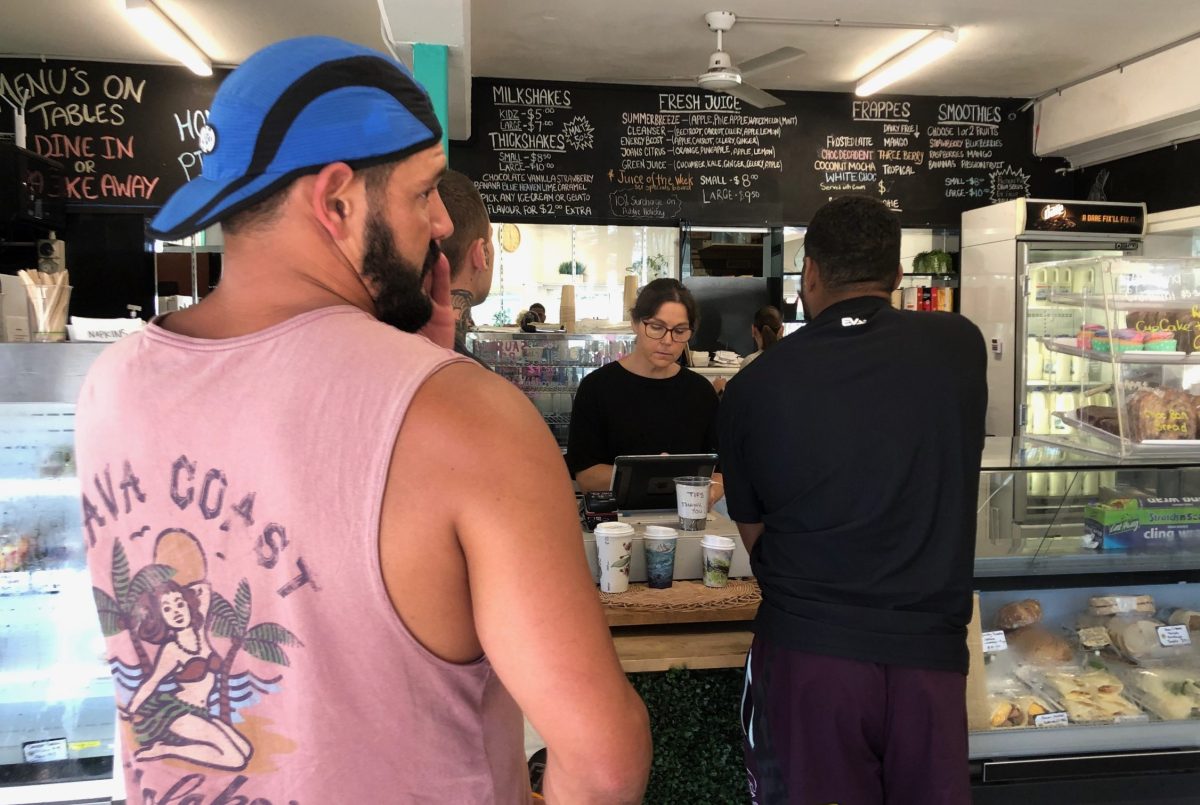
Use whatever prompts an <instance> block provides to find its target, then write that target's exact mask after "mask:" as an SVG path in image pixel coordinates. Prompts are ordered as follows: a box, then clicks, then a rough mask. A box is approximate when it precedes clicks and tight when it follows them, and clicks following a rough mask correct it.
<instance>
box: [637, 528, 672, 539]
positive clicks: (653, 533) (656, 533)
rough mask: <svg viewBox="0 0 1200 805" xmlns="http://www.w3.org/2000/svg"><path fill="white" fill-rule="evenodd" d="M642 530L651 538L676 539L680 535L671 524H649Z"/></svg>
mask: <svg viewBox="0 0 1200 805" xmlns="http://www.w3.org/2000/svg"><path fill="white" fill-rule="evenodd" d="M642 530H643V533H645V535H646V536H647V537H650V538H651V539H675V538H676V537H678V536H679V534H678V533H677V532H676V531H675V529H673V528H671V527H670V526H669V525H648V526H646V527H645V528H644V529H642Z"/></svg>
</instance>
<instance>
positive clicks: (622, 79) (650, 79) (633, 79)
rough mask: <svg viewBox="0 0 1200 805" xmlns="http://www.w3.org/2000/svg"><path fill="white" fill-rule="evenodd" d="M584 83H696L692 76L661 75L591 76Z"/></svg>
mask: <svg viewBox="0 0 1200 805" xmlns="http://www.w3.org/2000/svg"><path fill="white" fill-rule="evenodd" d="M583 80H584V81H589V82H593V83H596V84H673V83H677V82H680V81H687V82H689V83H695V82H696V76H694V75H661V76H624V75H602V76H591V77H589V78H585V79H583Z"/></svg>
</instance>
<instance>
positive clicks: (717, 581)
mask: <svg viewBox="0 0 1200 805" xmlns="http://www.w3.org/2000/svg"><path fill="white" fill-rule="evenodd" d="M733 547H734V542H733V540H732V539H730V538H729V537H718V536H715V535H713V534H705V535H704V539H702V540H700V553H701V555H702V556H703V557H704V586H705V587H724V586H725V585H726V584H728V583H729V566H730V565H731V564H732V563H733Z"/></svg>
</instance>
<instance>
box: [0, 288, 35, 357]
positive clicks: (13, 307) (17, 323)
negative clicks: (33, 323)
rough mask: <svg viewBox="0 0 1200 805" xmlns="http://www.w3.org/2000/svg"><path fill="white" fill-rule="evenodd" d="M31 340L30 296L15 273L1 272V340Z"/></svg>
mask: <svg viewBox="0 0 1200 805" xmlns="http://www.w3.org/2000/svg"><path fill="white" fill-rule="evenodd" d="M28 340H29V297H27V296H26V295H25V286H24V285H22V284H21V278H20V277H18V276H16V275H15V274H0V341H28Z"/></svg>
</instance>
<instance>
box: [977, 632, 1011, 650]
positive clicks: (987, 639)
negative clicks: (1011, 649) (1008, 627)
mask: <svg viewBox="0 0 1200 805" xmlns="http://www.w3.org/2000/svg"><path fill="white" fill-rule="evenodd" d="M1007 648H1008V640H1007V638H1005V637H1004V632H1001V631H999V630H997V631H995V632H984V633H983V653H984V654H994V653H995V652H997V651H1004V650H1005V649H1007Z"/></svg>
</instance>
